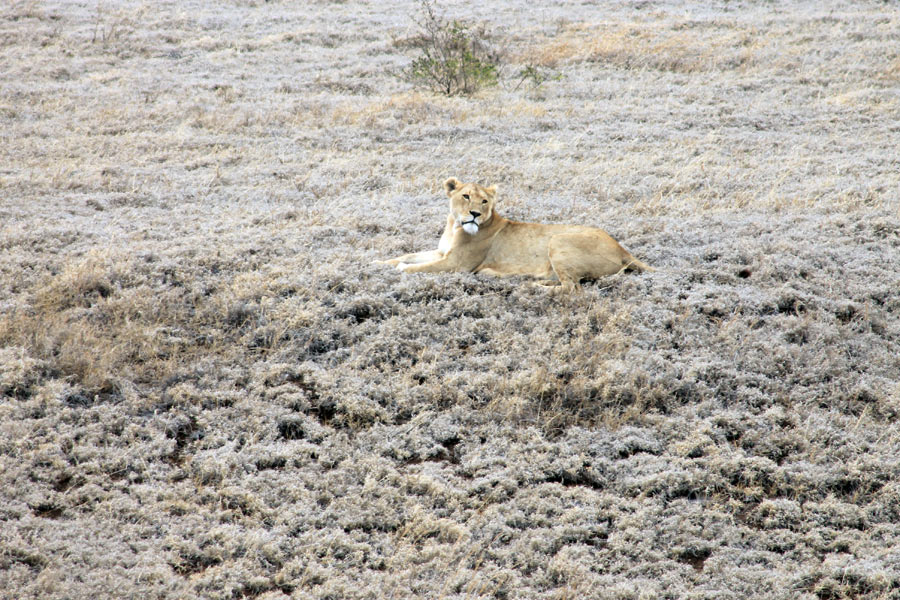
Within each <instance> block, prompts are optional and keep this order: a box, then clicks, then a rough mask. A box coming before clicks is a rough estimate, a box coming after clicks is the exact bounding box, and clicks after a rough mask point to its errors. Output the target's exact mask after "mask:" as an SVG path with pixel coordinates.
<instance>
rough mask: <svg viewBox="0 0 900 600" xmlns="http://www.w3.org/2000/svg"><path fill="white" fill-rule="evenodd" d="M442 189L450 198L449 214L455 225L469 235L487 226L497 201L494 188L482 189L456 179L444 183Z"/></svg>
mask: <svg viewBox="0 0 900 600" xmlns="http://www.w3.org/2000/svg"><path fill="white" fill-rule="evenodd" d="M444 189H445V190H447V195H448V196H450V214H452V215H453V218H454V219H455V220H456V224H457V226H459V227H462V228H463V231H465V232H466V233H468V234H469V235H475V234H476V233H478V229H479V228H481V227H483V226H484V225H485V224H487V223H488V222H489V221H490V220H491V217H492V216H493V215H494V202H495V201H496V199H497V188H496V186H493V185H492V186H490V187H483V186H480V185H478V184H477V183H463V182H461V181H460V180H459V179H457V178H456V177H451V178H450V179H448V180H447V181H445V182H444Z"/></svg>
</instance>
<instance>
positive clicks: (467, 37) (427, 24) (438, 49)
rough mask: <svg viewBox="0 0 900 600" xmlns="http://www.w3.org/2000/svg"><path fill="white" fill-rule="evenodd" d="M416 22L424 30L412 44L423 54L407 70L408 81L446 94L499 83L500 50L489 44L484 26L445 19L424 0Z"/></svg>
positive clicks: (405, 74) (449, 94)
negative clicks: (420, 14)
mask: <svg viewBox="0 0 900 600" xmlns="http://www.w3.org/2000/svg"><path fill="white" fill-rule="evenodd" d="M417 23H418V25H419V26H420V27H421V28H422V33H421V34H420V35H419V36H418V37H417V38H416V39H415V40H414V42H413V46H414V47H416V48H418V49H419V50H420V51H421V53H422V55H421V56H419V57H418V58H416V59H415V60H413V62H412V64H411V65H410V66H409V67H407V69H406V70H405V71H404V76H405V78H406V79H407V80H408V81H410V82H411V83H413V84H414V85H416V86H419V87H424V88H427V89H430V90H432V91H434V92H437V93H440V94H446V95H447V96H454V95H458V94H472V93H474V92H477V91H478V90H480V89H481V88H483V87H488V86H492V85H496V84H497V78H498V76H499V68H500V53H499V52H498V51H496V50H495V49H494V48H492V47H491V46H490V44H488V43H487V41H486V40H485V37H486V35H485V31H484V29H483V28H479V29H472V28H471V27H470V26H468V25H466V24H464V23H461V22H459V21H448V20H446V19H444V18H443V16H441V15H439V14H437V13H436V12H435V8H434V3H433V2H429V1H428V0H422V16H421V18H420V20H419V21H417Z"/></svg>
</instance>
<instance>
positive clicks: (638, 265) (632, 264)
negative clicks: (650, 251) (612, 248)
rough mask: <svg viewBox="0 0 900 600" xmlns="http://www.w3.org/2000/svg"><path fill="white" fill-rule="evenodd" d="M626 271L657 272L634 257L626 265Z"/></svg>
mask: <svg viewBox="0 0 900 600" xmlns="http://www.w3.org/2000/svg"><path fill="white" fill-rule="evenodd" d="M624 270H626V271H655V270H656V269H654V268H653V267H651V266H650V265H648V264H647V263H645V262H642V261H640V260H638V259H636V258H635V257H633V256H632V257H631V260H629V261H628V263H626V264H625V268H624Z"/></svg>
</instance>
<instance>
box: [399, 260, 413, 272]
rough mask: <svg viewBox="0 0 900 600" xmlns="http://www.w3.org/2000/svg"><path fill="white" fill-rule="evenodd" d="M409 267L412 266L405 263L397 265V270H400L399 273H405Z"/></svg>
mask: <svg viewBox="0 0 900 600" xmlns="http://www.w3.org/2000/svg"><path fill="white" fill-rule="evenodd" d="M411 266H412V264H410V263H405V262H398V263H397V268H398V269H400V270H401V271H403V272H404V273H406V270H407V269H409V268H410V267H411Z"/></svg>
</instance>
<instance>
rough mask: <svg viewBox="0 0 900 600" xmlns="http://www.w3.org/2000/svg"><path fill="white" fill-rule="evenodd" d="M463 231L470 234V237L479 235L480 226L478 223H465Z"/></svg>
mask: <svg viewBox="0 0 900 600" xmlns="http://www.w3.org/2000/svg"><path fill="white" fill-rule="evenodd" d="M462 228H463V231H465V232H466V233H468V234H469V235H475V234H476V233H478V224H477V223H463V226H462Z"/></svg>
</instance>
